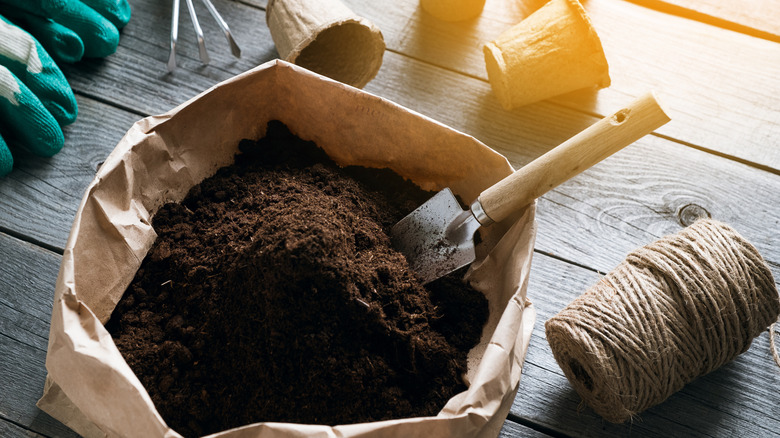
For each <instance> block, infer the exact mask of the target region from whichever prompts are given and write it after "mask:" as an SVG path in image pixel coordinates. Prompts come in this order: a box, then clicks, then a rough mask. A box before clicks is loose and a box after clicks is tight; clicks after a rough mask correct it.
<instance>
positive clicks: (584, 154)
mask: <svg viewBox="0 0 780 438" xmlns="http://www.w3.org/2000/svg"><path fill="white" fill-rule="evenodd" d="M669 120H670V118H669V116H667V115H666V113H665V112H664V110H663V109H662V108H661V105H660V104H659V103H658V101H657V100H656V97H655V95H654V94H653V93H647V94H645V95H644V96H642V97H640V98H638V99H637V100H635V101H634V102H632V103H631V104H630V105H628V106H626V107H625V108H623V109H621V110H619V111H617V112H616V113H614V114H612V115H611V116H607V117H604V118H603V119H601V120H599V121H598V122H596V123H595V124H593V125H591V126H590V127H588V128H587V129H585V130H584V131H582V132H580V133H579V134H577V135H575V136H574V137H572V138H570V139H568V140H566V141H565V142H564V143H562V144H561V145H560V146H558V147H556V148H555V149H553V150H551V151H549V152H547V153H546V154H544V155H542V156H541V157H539V158H537V159H536V160H534V161H532V162H531V163H529V164H527V165H525V166H523V167H522V168H521V169H520V170H518V171H516V172H514V173H513V174H511V175H509V176H507V177H506V178H504V179H502V180H501V181H499V182H497V183H496V184H494V185H493V186H491V187H490V188H488V189H486V190H485V191H483V192H482V193H481V194H480V195H479V198H478V199H479V202H480V204H482V209H483V210H484V212H485V214H487V216H488V217H490V219H492V220H494V221H501V220H503V219H505V218H506V217H507V216H509V215H510V214H511V213H513V212H515V211H517V210H519V209H520V208H522V207H525V206H526V205H528V204H530V203H531V202H533V200H534V199H536V198H538V197H540V196H542V195H543V194H545V193H547V192H548V191H550V190H552V189H553V188H555V187H557V186H558V185H560V184H561V183H563V182H565V181H566V180H568V179H569V178H572V177H574V176H576V175H578V174H579V173H580V172H582V171H584V170H585V169H588V168H589V167H591V166H593V165H594V164H596V163H598V162H599V161H601V160H603V159H605V158H607V157H609V156H610V155H612V154H614V153H615V152H617V151H619V150H621V149H623V148H624V147H626V146H628V145H629V144H631V143H633V142H635V141H636V140H638V139H640V138H641V137H643V136H644V135H646V134H649V133H650V132H653V130H654V129H656V128H658V127H660V126H662V125H663V124H664V123H666V122H668V121H669Z"/></svg>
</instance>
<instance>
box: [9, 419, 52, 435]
mask: <svg viewBox="0 0 780 438" xmlns="http://www.w3.org/2000/svg"><path fill="white" fill-rule="evenodd" d="M0 436H2V437H5V438H21V437H24V438H37V437H42V436H43V435H40V434H37V433H35V432H31V431H29V430H27V429H22V428H21V427H19V426H17V425H15V424H13V423H9V422H7V421H4V420H2V419H0Z"/></svg>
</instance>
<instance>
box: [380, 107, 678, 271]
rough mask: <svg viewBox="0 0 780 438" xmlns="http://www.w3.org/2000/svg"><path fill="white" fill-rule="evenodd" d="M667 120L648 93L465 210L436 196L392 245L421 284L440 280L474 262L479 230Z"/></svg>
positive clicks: (396, 230) (406, 221) (397, 232)
mask: <svg viewBox="0 0 780 438" xmlns="http://www.w3.org/2000/svg"><path fill="white" fill-rule="evenodd" d="M669 120H670V119H669V117H668V116H667V115H666V113H664V111H663V109H662V108H661V106H660V105H659V103H658V101H657V100H656V97H655V95H654V94H653V93H648V94H646V95H644V96H642V97H640V98H639V99H637V100H636V101H634V102H633V103H632V104H630V105H628V106H627V107H625V108H623V109H621V110H619V111H617V112H616V113H614V114H612V115H610V116H607V117H605V118H603V119H601V120H600V121H598V122H596V123H595V124H593V125H592V126H590V127H588V128H587V129H585V130H584V131H582V132H580V133H579V134H577V135H575V136H574V137H572V138H570V139H569V140H567V141H566V142H564V143H563V144H561V145H560V146H558V147H556V148H555V149H552V150H551V151H549V152H547V153H546V154H544V155H542V156H541V157H539V158H537V159H536V160H534V161H532V162H531V163H529V164H527V165H526V166H524V167H522V168H521V169H520V170H518V171H516V172H514V173H512V174H511V175H509V176H507V177H506V178H504V179H502V180H501V181H499V182H497V183H496V184H494V185H493V186H491V187H489V188H487V189H485V190H484V191H483V192H482V193H480V195H479V196H478V197H477V199H476V200H475V201H474V202H473V203H472V204H471V207H470V208H469V209H468V210H463V209H462V208H461V206H460V204H459V203H458V201H457V199H455V196H454V194H453V193H452V191H451V190H450V189H449V188H445V189H444V190H442V191H440V192H439V193H437V194H436V195H435V196H433V197H432V198H431V199H429V200H428V201H427V202H425V203H424V204H423V205H421V206H420V207H418V208H417V209H416V210H414V211H413V212H411V213H410V214H409V215H408V216H406V217H405V218H403V219H401V220H400V221H399V222H398V223H397V224H395V226H394V227H393V229H392V230H391V233H390V237H391V239H392V242H393V246H394V247H395V248H396V249H397V250H399V251H400V252H401V253H403V254H404V255H405V256H406V258H407V260H408V261H409V265H410V266H411V268H412V269H413V270H414V271H415V273H416V274H417V276H418V277H419V278H420V280H421V281H422V282H423V283H428V282H430V281H433V280H435V279H437V278H439V277H442V276H444V275H446V274H448V273H450V272H452V271H454V270H456V269H458V268H460V267H462V266H465V265H467V264H469V263H471V262H473V261H474V259H475V252H474V233H475V232H476V231H477V230H478V229H479V228H480V227H482V226H489V225H490V224H492V223H494V222H499V221H502V220H504V219H506V218H507V217H508V216H509V215H511V214H512V213H514V212H516V211H519V210H520V209H522V208H524V207H525V206H527V205H528V204H530V203H532V202H533V201H534V200H535V199H536V198H538V197H539V196H542V195H543V194H545V193H547V192H548V191H550V190H552V189H553V188H555V187H557V186H558V185H560V184H561V183H563V182H565V181H566V180H568V179H569V178H572V177H574V176H575V175H577V174H579V173H580V172H582V171H584V170H585V169H588V168H589V167H591V166H593V165H594V164H596V163H598V162H600V161H601V160H603V159H605V158H607V157H609V156H610V155H612V154H614V153H615V152H617V151H619V150H621V149H623V148H624V147H625V146H628V145H629V144H631V143H633V142H635V141H636V140H638V139H639V138H641V137H643V136H644V135H646V134H649V133H650V132H652V131H653V130H654V129H657V128H658V127H660V126H662V125H663V124H664V123H666V122H668V121H669Z"/></svg>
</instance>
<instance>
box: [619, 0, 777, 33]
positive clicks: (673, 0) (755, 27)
mask: <svg viewBox="0 0 780 438" xmlns="http://www.w3.org/2000/svg"><path fill="white" fill-rule="evenodd" d="M629 1H632V2H634V3H636V4H639V5H642V6H647V7H648V8H653V9H655V10H658V11H661V12H666V13H669V14H675V15H679V16H681V17H686V18H690V19H692V20H697V21H700V22H702V23H709V24H712V25H714V26H718V27H722V28H724V29H731V30H734V31H736V32H742V33H745V34H747V35H752V36H755V37H758V38H764V39H767V40H770V41H774V42H780V3H778V2H776V1H774V0H751V1H743V2H732V1H727V0H629Z"/></svg>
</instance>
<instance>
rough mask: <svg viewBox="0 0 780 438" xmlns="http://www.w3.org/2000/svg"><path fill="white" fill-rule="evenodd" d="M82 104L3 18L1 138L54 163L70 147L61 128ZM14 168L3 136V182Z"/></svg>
mask: <svg viewBox="0 0 780 438" xmlns="http://www.w3.org/2000/svg"><path fill="white" fill-rule="evenodd" d="M77 112H78V110H77V106H76V99H75V97H74V96H73V91H71V89H70V86H69V85H68V82H67V81H66V80H65V76H64V75H63V74H62V72H61V71H60V69H59V68H58V67H57V65H56V64H55V63H54V61H53V60H52V59H51V57H49V55H48V54H47V53H46V51H45V50H44V49H43V47H41V45H40V44H39V43H38V42H37V41H36V40H35V38H33V37H32V35H30V34H29V33H27V32H25V31H24V30H22V29H20V28H19V27H17V26H16V25H14V24H12V23H11V22H10V21H8V20H6V19H5V18H4V17H2V16H0V134H2V136H5V138H6V139H8V140H11V141H12V143H13V144H14V146H20V147H23V148H24V149H27V150H29V151H30V152H32V153H34V154H36V155H40V156H44V157H50V156H52V155H54V154H56V153H57V152H59V151H60V149H62V146H63V144H64V142H65V139H64V136H63V134H62V129H61V128H60V125H65V124H69V123H72V122H73V121H74V120H75V119H76V114H77ZM12 166H13V157H12V155H11V150H10V149H9V148H8V146H7V145H6V142H5V140H4V139H3V138H2V137H1V136H0V176H3V175H6V174H7V173H8V172H10V171H11V167H12Z"/></svg>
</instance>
